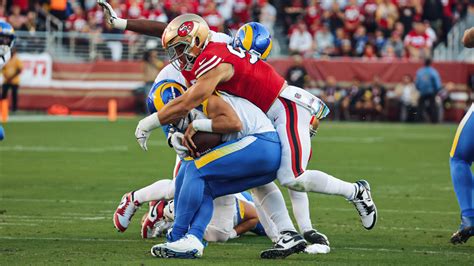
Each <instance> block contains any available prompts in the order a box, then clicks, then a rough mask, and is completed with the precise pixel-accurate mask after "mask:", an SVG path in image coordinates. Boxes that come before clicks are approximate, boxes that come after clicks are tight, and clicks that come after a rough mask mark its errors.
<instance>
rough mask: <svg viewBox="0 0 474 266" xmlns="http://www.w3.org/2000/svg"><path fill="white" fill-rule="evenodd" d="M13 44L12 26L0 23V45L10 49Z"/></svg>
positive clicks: (13, 33)
mask: <svg viewBox="0 0 474 266" xmlns="http://www.w3.org/2000/svg"><path fill="white" fill-rule="evenodd" d="M14 44H15V30H14V29H13V27H12V25H10V24H9V23H7V22H5V21H0V45H5V46H8V47H9V48H12V47H13V45H14Z"/></svg>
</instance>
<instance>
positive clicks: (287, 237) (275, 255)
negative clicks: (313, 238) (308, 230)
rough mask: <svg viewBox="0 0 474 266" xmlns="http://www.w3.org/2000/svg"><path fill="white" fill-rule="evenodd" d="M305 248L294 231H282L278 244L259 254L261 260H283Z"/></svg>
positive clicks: (301, 239) (304, 242)
mask: <svg viewBox="0 0 474 266" xmlns="http://www.w3.org/2000/svg"><path fill="white" fill-rule="evenodd" d="M305 248H306V241H305V240H304V239H303V237H302V236H301V235H300V234H298V233H297V232H295V231H283V232H281V236H280V238H279V239H278V242H277V243H276V244H275V246H274V247H273V248H271V249H267V250H264V251H262V253H260V258H262V259H284V258H286V257H288V256H290V255H291V254H295V253H300V252H303V251H304V250H305Z"/></svg>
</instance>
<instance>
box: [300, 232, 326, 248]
mask: <svg viewBox="0 0 474 266" xmlns="http://www.w3.org/2000/svg"><path fill="white" fill-rule="evenodd" d="M303 237H304V239H305V240H306V241H307V242H308V243H309V244H319V245H325V246H329V240H328V238H327V236H326V235H324V234H321V233H320V232H318V231H316V230H314V229H312V230H309V231H306V232H304V234H303Z"/></svg>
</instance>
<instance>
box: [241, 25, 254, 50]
mask: <svg viewBox="0 0 474 266" xmlns="http://www.w3.org/2000/svg"><path fill="white" fill-rule="evenodd" d="M244 33H245V37H244V41H243V42H242V45H243V46H244V49H245V50H247V51H248V50H250V48H251V47H252V41H253V29H252V27H251V26H250V25H245V28H244Z"/></svg>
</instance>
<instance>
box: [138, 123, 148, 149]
mask: <svg viewBox="0 0 474 266" xmlns="http://www.w3.org/2000/svg"><path fill="white" fill-rule="evenodd" d="M150 135H151V131H145V130H143V129H142V128H141V127H140V123H138V125H137V129H135V137H136V138H137V142H138V145H140V147H141V148H142V149H143V150H144V151H148V148H147V146H146V142H147V141H148V138H149V137H150Z"/></svg>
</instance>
